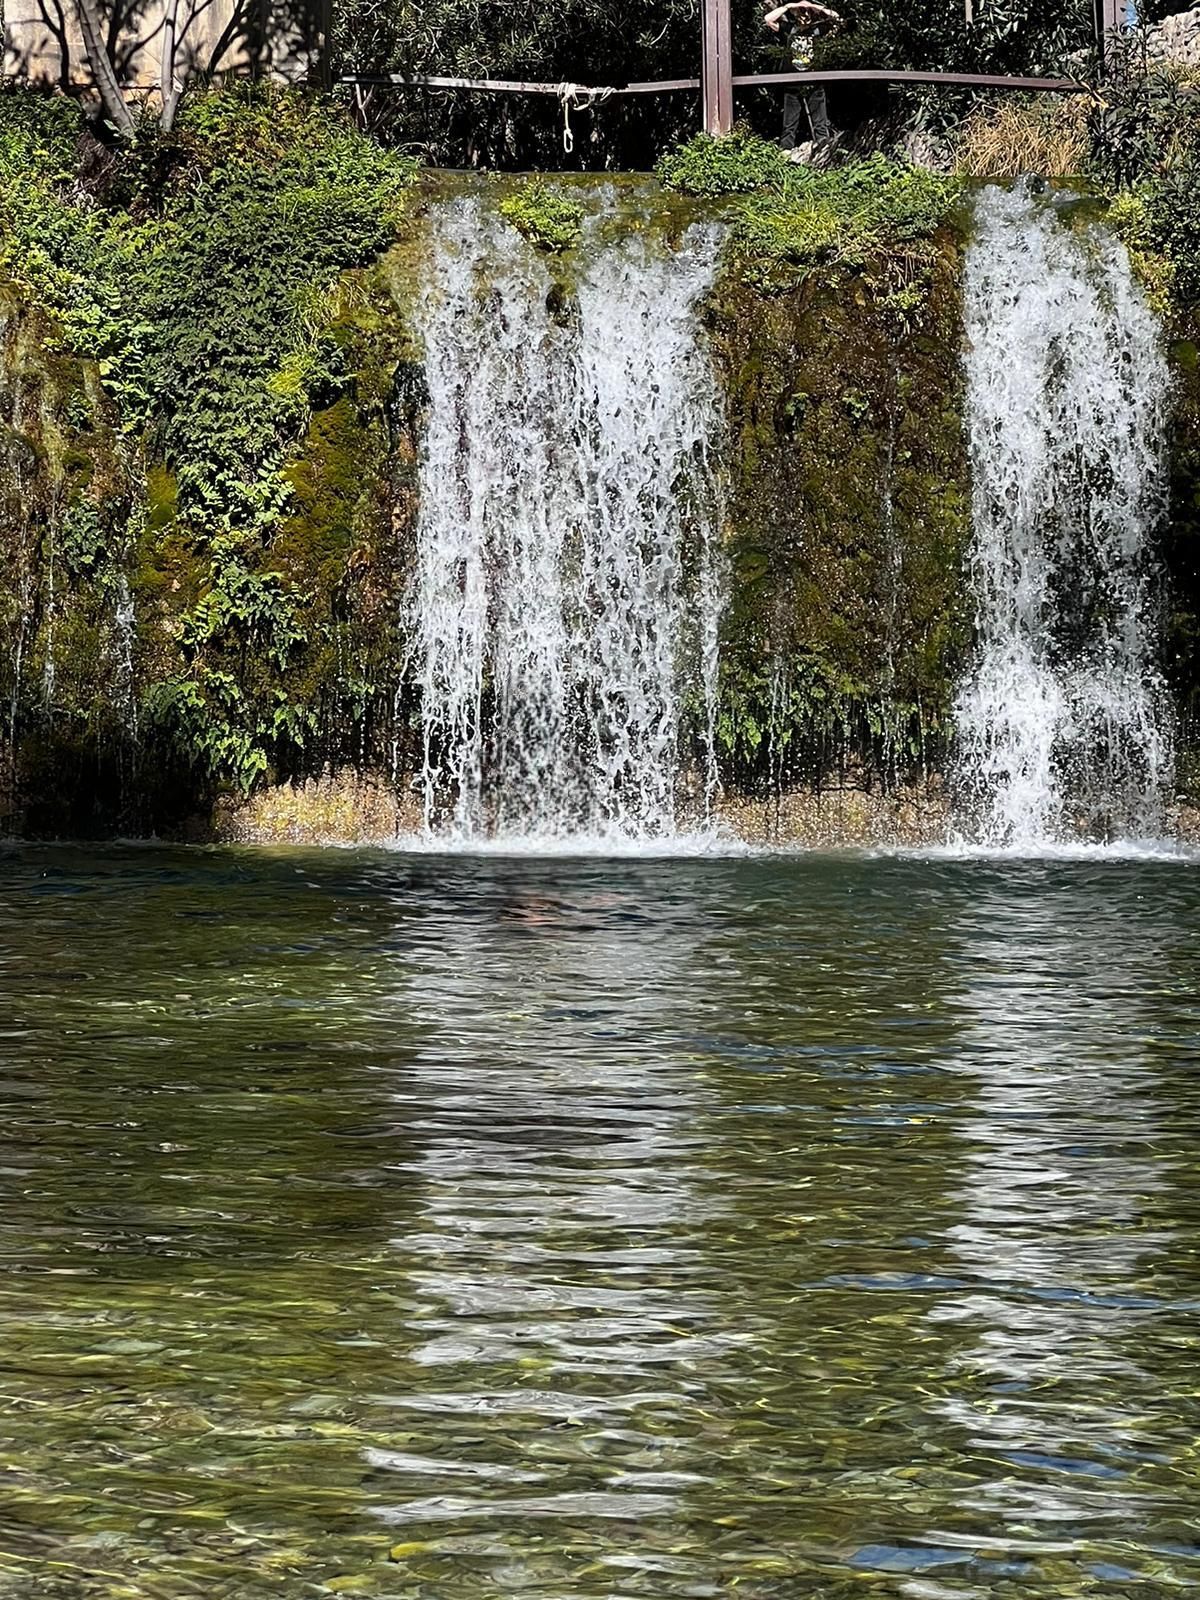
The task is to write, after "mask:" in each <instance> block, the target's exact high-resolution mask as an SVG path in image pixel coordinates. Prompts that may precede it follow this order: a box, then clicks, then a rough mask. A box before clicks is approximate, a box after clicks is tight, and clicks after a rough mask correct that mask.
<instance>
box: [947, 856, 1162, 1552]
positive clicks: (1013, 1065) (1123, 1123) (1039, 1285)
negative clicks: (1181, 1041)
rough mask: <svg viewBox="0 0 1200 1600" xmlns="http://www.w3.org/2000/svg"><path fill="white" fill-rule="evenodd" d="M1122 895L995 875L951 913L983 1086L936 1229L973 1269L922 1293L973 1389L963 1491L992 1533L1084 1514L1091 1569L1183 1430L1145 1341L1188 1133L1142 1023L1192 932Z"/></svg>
mask: <svg viewBox="0 0 1200 1600" xmlns="http://www.w3.org/2000/svg"><path fill="white" fill-rule="evenodd" d="M1130 910H1131V908H1130V906H1129V905H1128V904H1127V903H1126V900H1125V898H1124V896H1115V897H1113V898H1112V899H1109V898H1108V897H1107V896H1105V897H1103V898H1101V897H1098V896H1096V895H1095V893H1094V892H1090V893H1089V892H1081V891H1080V887H1079V886H1078V885H1077V884H1075V883H1073V882H1071V881H1070V880H1069V879H1068V880H1067V881H1065V882H1050V883H1043V884H1039V885H1037V887H1036V888H1035V889H1033V890H1030V889H1028V888H1026V889H1025V890H1023V891H1022V892H1018V893H1016V894H1014V893H1012V892H1008V893H1004V894H997V893H995V892H993V893H990V894H988V895H986V896H984V897H982V898H981V900H980V901H979V902H977V903H976V904H974V905H973V906H972V907H971V909H970V911H969V913H968V914H967V915H966V916H965V917H964V919H963V921H964V940H963V947H962V952H961V959H962V964H963V966H964V969H965V971H966V972H967V973H968V974H971V975H972V979H971V981H970V982H969V983H968V984H967V985H966V987H965V988H964V990H963V993H962V996H961V999H960V1001H959V1017H960V1036H959V1041H958V1046H957V1052H956V1054H957V1058H958V1070H960V1071H961V1072H962V1074H963V1075H964V1077H966V1078H968V1079H971V1080H974V1083H975V1086H976V1088H975V1093H974V1094H973V1097H972V1103H971V1105H970V1106H969V1107H964V1112H965V1115H964V1117H963V1119H962V1121H961V1123H960V1133H961V1136H962V1138H963V1140H964V1144H965V1155H964V1161H963V1168H962V1182H961V1186H960V1188H959V1191H958V1193H959V1197H960V1198H961V1201H962V1205H963V1217H962V1220H961V1221H959V1222H957V1223H956V1224H955V1225H954V1226H953V1227H952V1228H951V1229H950V1230H949V1238H950V1240H951V1241H952V1248H953V1252H954V1254H955V1256H956V1257H957V1258H958V1260H959V1262H960V1263H961V1266H962V1271H963V1276H964V1278H965V1279H966V1285H964V1292H962V1293H961V1294H959V1295H957V1296H955V1297H954V1298H953V1299H952V1300H949V1301H948V1302H947V1303H945V1304H943V1305H940V1306H938V1307H936V1308H935V1309H934V1310H933V1312H932V1313H931V1320H933V1321H935V1322H941V1323H955V1324H959V1325H961V1327H962V1329H963V1332H964V1333H965V1334H968V1335H969V1336H970V1342H969V1344H968V1345H967V1346H966V1347H965V1348H964V1350H963V1351H962V1353H961V1354H960V1355H959V1356H958V1357H957V1359H956V1360H955V1362H954V1363H953V1364H952V1368H951V1370H952V1371H954V1372H959V1373H962V1374H964V1375H966V1374H969V1375H970V1376H971V1378H972V1379H973V1380H974V1382H973V1392H970V1391H969V1390H967V1389H966V1387H965V1386H964V1391H963V1392H957V1393H952V1394H950V1395H949V1396H948V1397H947V1398H946V1400H945V1401H944V1403H943V1406H942V1410H943V1411H944V1413H945V1415H946V1416H947V1417H949V1418H950V1419H951V1420H953V1421H954V1422H956V1423H958V1424H959V1426H960V1427H961V1428H962V1429H963V1433H964V1439H965V1441H966V1447H967V1448H969V1449H970V1450H972V1451H976V1452H979V1453H980V1459H981V1460H982V1461H984V1462H987V1463H989V1464H990V1467H991V1470H990V1471H989V1472H988V1473H987V1475H986V1476H981V1477H980V1479H979V1481H978V1483H977V1484H976V1485H975V1486H973V1488H972V1491H971V1493H970V1495H969V1497H968V1498H969V1503H970V1504H971V1505H972V1507H974V1508H975V1509H977V1510H978V1511H980V1512H982V1513H984V1516H983V1518H982V1520H980V1522H979V1524H978V1526H979V1528H980V1530H981V1532H982V1534H983V1538H984V1542H986V1543H988V1544H1000V1543H1002V1544H1003V1545H1004V1546H1005V1548H1007V1549H1009V1550H1015V1549H1020V1550H1023V1551H1027V1552H1036V1551H1037V1550H1038V1549H1039V1548H1040V1547H1042V1546H1043V1545H1044V1544H1045V1543H1046V1542H1047V1541H1050V1540H1054V1539H1062V1540H1063V1541H1064V1542H1065V1544H1064V1549H1065V1550H1066V1551H1070V1550H1071V1549H1072V1546H1073V1542H1074V1541H1075V1540H1076V1539H1077V1537H1078V1536H1079V1534H1080V1533H1083V1534H1085V1535H1086V1537H1087V1539H1088V1540H1090V1541H1092V1542H1093V1544H1095V1542H1096V1541H1104V1542H1105V1543H1106V1545H1107V1546H1109V1548H1107V1549H1106V1551H1105V1552H1104V1554H1105V1555H1106V1556H1107V1558H1108V1559H1107V1560H1105V1561H1101V1560H1098V1559H1097V1550H1096V1549H1094V1548H1093V1549H1092V1551H1091V1552H1090V1554H1091V1559H1090V1560H1088V1561H1087V1562H1086V1564H1085V1571H1090V1572H1091V1573H1093V1574H1095V1573H1096V1572H1097V1571H1098V1570H1100V1569H1101V1568H1107V1569H1112V1570H1113V1571H1115V1570H1117V1569H1118V1568H1120V1569H1122V1570H1124V1569H1125V1567H1126V1566H1127V1565H1128V1557H1129V1542H1130V1541H1136V1540H1137V1539H1138V1537H1139V1534H1140V1535H1141V1536H1142V1537H1143V1538H1145V1537H1147V1535H1149V1534H1150V1533H1151V1531H1152V1527H1153V1523H1154V1519H1155V1515H1156V1512H1157V1511H1159V1510H1160V1509H1161V1510H1165V1511H1166V1512H1167V1514H1168V1516H1169V1514H1170V1509H1171V1496H1170V1495H1168V1496H1167V1497H1165V1499H1164V1497H1162V1496H1161V1495H1160V1494H1159V1492H1158V1491H1157V1490H1156V1488H1155V1487H1154V1486H1153V1479H1154V1474H1153V1473H1151V1472H1145V1471H1143V1472H1142V1473H1141V1474H1140V1475H1139V1469H1145V1468H1147V1467H1152V1466H1153V1465H1154V1464H1156V1463H1157V1464H1161V1463H1163V1462H1166V1461H1168V1460H1169V1459H1170V1457H1171V1454H1172V1447H1173V1446H1175V1447H1183V1448H1185V1449H1186V1448H1187V1447H1188V1445H1189V1443H1190V1434H1189V1431H1188V1429H1187V1428H1186V1427H1180V1426H1179V1414H1178V1412H1176V1411H1175V1409H1174V1407H1173V1406H1172V1405H1171V1403H1170V1400H1169V1391H1168V1393H1166V1394H1165V1393H1164V1392H1163V1387H1162V1374H1163V1366H1162V1364H1161V1363H1160V1361H1158V1360H1153V1359H1150V1357H1151V1354H1152V1352H1153V1351H1154V1349H1155V1346H1156V1343H1157V1339H1158V1331H1159V1329H1161V1328H1162V1327H1163V1326H1164V1321H1165V1318H1164V1313H1165V1312H1168V1311H1169V1310H1170V1307H1169V1304H1168V1302H1167V1301H1165V1300H1164V1297H1163V1293H1162V1285H1161V1284H1160V1282H1159V1275H1160V1274H1162V1275H1164V1276H1165V1275H1166V1274H1167V1273H1168V1272H1169V1270H1170V1262H1171V1260H1172V1257H1173V1256H1174V1254H1175V1253H1176V1252H1177V1250H1178V1249H1179V1241H1178V1239H1177V1237H1176V1231H1175V1227H1174V1226H1173V1223H1174V1220H1175V1217H1174V1213H1173V1211H1172V1208H1171V1200H1170V1195H1169V1192H1168V1191H1169V1186H1170V1184H1171V1182H1172V1180H1173V1179H1176V1180H1180V1181H1182V1182H1183V1183H1184V1184H1186V1182H1187V1170H1186V1169H1187V1160H1188V1156H1189V1153H1190V1152H1189V1151H1188V1150H1187V1149H1186V1148H1185V1147H1182V1146H1173V1145H1172V1143H1171V1141H1170V1139H1169V1136H1168V1133H1167V1130H1166V1128H1165V1127H1164V1122H1163V1119H1164V1116H1165V1114H1166V1112H1167V1111H1168V1106H1167V1103H1166V1102H1165V1100H1164V1099H1163V1098H1162V1091H1161V1089H1160V1084H1159V1081H1158V1074H1157V1072H1156V1070H1155V1065H1156V1059H1157V1058H1158V1056H1159V1051H1160V1048H1161V1044H1162V1041H1161V1040H1160V1039H1158V1038H1157V1037H1156V1035H1157V1033H1158V1030H1159V1027H1160V1025H1161V1021H1162V1017H1163V1014H1164V1010H1165V1009H1166V1006H1167V1005H1169V1004H1170V1003H1171V1002H1172V1001H1173V1000H1174V1001H1179V1000H1182V1001H1183V1002H1184V1003H1186V1004H1190V1003H1191V1001H1192V995H1191V993H1190V990H1191V975H1190V971H1189V964H1188V961H1187V956H1188V951H1187V946H1188V944H1189V943H1190V940H1191V933H1190V930H1187V929H1185V928H1183V927H1181V926H1180V925H1179V924H1178V923H1177V922H1176V921H1175V920H1174V919H1173V918H1169V917H1156V916H1150V917H1146V916H1143V917H1139V918H1136V919H1135V920H1133V921H1132V922H1131V918H1130ZM1180 958H1182V960H1183V963H1184V970H1185V971H1189V976H1188V979H1187V981H1186V982H1185V983H1172V981H1171V979H1170V976H1169V974H1170V972H1171V967H1172V963H1173V962H1175V961H1176V960H1177V959H1180ZM1185 1326H1186V1325H1185ZM1172 1337H1173V1336H1172ZM1185 1337H1186V1332H1185ZM1169 1365H1170V1363H1169V1362H1168V1363H1167V1366H1168V1368H1169ZM1183 1400H1184V1397H1183V1396H1180V1401H1181V1403H1182V1402H1183ZM1117 1483H1120V1484H1121V1485H1122V1492H1121V1493H1119V1494H1117V1493H1114V1492H1113V1486H1114V1484H1117ZM1158 1553H1159V1554H1160V1555H1163V1556H1169V1555H1170V1554H1171V1551H1170V1550H1169V1548H1168V1547H1161V1548H1160V1549H1159V1552H1158ZM1133 1565H1134V1567H1135V1568H1136V1569H1137V1571H1138V1572H1139V1575H1142V1576H1149V1575H1150V1570H1151V1569H1152V1567H1153V1563H1152V1562H1151V1563H1149V1564H1147V1563H1146V1562H1143V1561H1141V1560H1135V1561H1134V1563H1133ZM1180 1576H1182V1575H1180Z"/></svg>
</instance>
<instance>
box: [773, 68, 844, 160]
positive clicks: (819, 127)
mask: <svg viewBox="0 0 1200 1600" xmlns="http://www.w3.org/2000/svg"><path fill="white" fill-rule="evenodd" d="M801 114H803V122H804V124H805V126H802V125H801V121H802V115H801ZM831 132H832V130H831V128H830V125H829V103H828V101H827V100H826V98H825V85H824V84H823V83H817V84H814V85H813V87H812V88H811V89H805V90H803V91H802V92H801V93H800V94H789V95H785V96H784V97H783V138H782V139H781V141H780V143H781V144H782V145H783V148H784V149H785V150H794V149H795V148H796V146H797V145H798V144H802V143H804V141H805V140H806V139H811V140H812V141H813V143H814V144H824V143H825V142H826V140H828V138H829V137H830V134H831Z"/></svg>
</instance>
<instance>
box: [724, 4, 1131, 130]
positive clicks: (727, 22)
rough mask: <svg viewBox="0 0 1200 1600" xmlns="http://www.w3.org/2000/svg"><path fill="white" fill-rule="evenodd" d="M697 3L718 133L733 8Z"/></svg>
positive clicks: (729, 108) (728, 100)
mask: <svg viewBox="0 0 1200 1600" xmlns="http://www.w3.org/2000/svg"><path fill="white" fill-rule="evenodd" d="M1106 3H1107V0H1106ZM700 5H701V12H702V16H703V26H702V29H701V41H700V47H701V51H702V60H701V70H700V98H701V100H702V101H703V102H704V131H705V132H706V133H713V134H717V135H718V136H720V135H722V134H726V133H729V132H730V131H731V130H732V128H733V17H732V9H731V4H730V0H700Z"/></svg>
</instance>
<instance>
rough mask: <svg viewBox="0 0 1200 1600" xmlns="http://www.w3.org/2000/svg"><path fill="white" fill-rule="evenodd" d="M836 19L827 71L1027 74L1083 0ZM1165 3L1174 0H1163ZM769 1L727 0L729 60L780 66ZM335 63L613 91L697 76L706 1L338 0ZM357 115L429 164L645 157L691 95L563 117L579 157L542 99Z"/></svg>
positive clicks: (640, 160)
mask: <svg viewBox="0 0 1200 1600" xmlns="http://www.w3.org/2000/svg"><path fill="white" fill-rule="evenodd" d="M832 3H833V4H835V5H836V6H837V9H838V10H839V11H840V12H841V13H842V15H843V16H844V18H845V21H846V27H845V28H844V30H843V31H842V32H841V33H840V34H839V35H838V36H836V37H834V38H830V39H827V40H825V41H824V42H823V43H822V45H821V61H820V63H819V64H823V65H826V66H829V67H846V68H852V67H856V66H861V67H917V68H926V69H930V70H943V71H966V72H970V71H975V72H984V71H987V72H1020V73H1036V72H1049V71H1056V70H1059V69H1061V67H1062V66H1063V64H1064V62H1065V61H1069V60H1070V58H1072V56H1075V57H1078V56H1079V55H1080V53H1081V52H1082V53H1084V54H1086V52H1087V51H1088V49H1089V47H1090V45H1091V41H1092V37H1093V6H1092V0H972V5H971V8H970V9H971V12H972V18H971V21H970V22H969V23H968V21H967V16H966V12H967V6H966V0H905V3H904V4H903V5H898V4H896V3H895V0H842V3H840V4H839V3H838V0H832ZM1163 3H1168V0H1163ZM767 9H768V4H767V0H733V11H734V40H735V53H736V65H737V68H738V70H740V71H744V72H770V71H773V70H780V69H782V68H784V67H785V66H786V65H787V62H786V56H785V53H784V52H783V51H781V48H780V44H779V40H778V38H777V36H773V35H772V34H770V33H768V32H767V30H765V29H764V28H763V26H762V17H763V13H764V12H765V11H766V10H767ZM334 35H335V40H336V50H337V66H338V69H339V70H340V71H342V72H351V73H355V72H356V73H364V74H386V73H399V74H409V75H427V74H435V75H439V76H453V77H471V78H479V77H491V78H509V79H522V80H537V81H544V82H551V83H560V82H573V83H581V84H590V85H607V86H618V85H620V84H623V83H626V82H631V81H635V80H645V79H656V78H677V77H686V76H694V75H695V74H696V73H697V72H698V70H699V55H700V0H623V3H622V4H620V5H616V4H614V3H613V0H558V3H557V4H550V3H547V0H339V3H338V5H337V7H336V13H335V29H334ZM355 95H356V99H357V103H358V106H359V110H360V112H361V114H362V115H363V118H364V120H365V121H366V122H367V123H368V124H369V125H370V126H372V127H373V128H374V129H375V130H376V131H377V132H379V133H380V134H381V135H383V136H385V137H388V138H391V139H394V140H396V141H398V142H400V143H403V144H407V145H409V146H410V147H412V148H413V149H414V151H415V152H416V153H417V154H420V155H422V156H423V157H425V158H426V159H428V160H431V161H435V162H442V163H449V164H454V165H459V164H468V165H482V166H522V165H525V166H533V165H538V166H553V165H575V166H579V165H582V166H589V167H596V166H615V167H628V166H633V167H638V166H649V165H651V164H652V163H653V161H654V159H655V157H656V156H657V155H658V154H659V153H660V152H661V150H662V149H663V148H664V146H665V145H666V144H668V143H669V142H671V141H673V140H675V139H678V138H680V137H684V136H686V135H687V134H689V133H691V132H693V131H695V128H696V124H697V118H698V115H699V106H698V101H697V97H696V96H695V94H691V93H687V92H686V91H685V92H676V93H673V94H668V95H662V96H647V97H641V96H638V97H629V98H626V99H621V98H617V99H613V100H610V101H607V102H606V103H604V104H602V105H600V106H598V107H597V108H595V110H594V111H592V112H590V113H584V114H582V115H576V116H574V117H573V119H572V120H573V123H574V125H575V133H576V150H575V153H574V155H573V156H572V157H571V158H569V159H568V158H567V157H566V155H565V154H564V152H563V149H562V142H561V135H562V125H563V119H562V111H561V108H560V106H559V103H558V102H557V101H556V100H554V99H552V98H537V99H534V98H525V97H515V96H501V95H498V94H487V93H483V92H478V91H446V90H422V89H418V88H411V89H404V90H395V89H389V88H382V87H374V88H372V87H364V88H361V89H358V90H356V91H355ZM839 98H840V99H841V100H842V101H843V102H844V105H843V107H842V109H843V111H844V114H845V115H846V117H847V118H855V117H857V116H858V115H860V114H861V115H866V114H869V113H870V114H877V113H878V111H879V108H880V107H881V106H885V107H890V108H891V110H892V111H893V113H894V112H895V111H896V110H897V108H899V109H900V110H901V112H903V111H904V109H905V108H908V109H909V110H910V111H911V110H913V109H914V108H916V109H917V110H919V107H920V101H919V100H918V99H914V97H911V96H910V97H908V98H907V99H906V100H904V101H900V100H898V98H897V97H896V96H892V97H890V99H889V97H888V96H887V94H886V92H884V91H879V90H876V91H872V92H871V93H869V94H863V95H860V96H858V97H855V96H853V95H848V94H845V93H843V94H841V95H840V97H839ZM778 101H779V94H778V91H764V92H762V93H760V94H758V95H747V96H742V97H741V99H740V102H739V110H740V112H741V114H742V115H744V116H746V117H748V118H749V119H750V120H752V121H755V122H757V123H759V124H760V125H761V126H762V127H763V129H764V131H772V128H773V122H774V119H777V117H778V109H779V107H778Z"/></svg>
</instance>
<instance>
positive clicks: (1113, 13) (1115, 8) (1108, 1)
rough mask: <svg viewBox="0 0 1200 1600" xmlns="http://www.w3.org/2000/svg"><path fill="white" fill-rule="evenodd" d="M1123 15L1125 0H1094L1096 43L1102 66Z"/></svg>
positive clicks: (1118, 34) (1118, 30) (1118, 31)
mask: <svg viewBox="0 0 1200 1600" xmlns="http://www.w3.org/2000/svg"><path fill="white" fill-rule="evenodd" d="M1124 17H1125V0H1096V43H1097V45H1098V46H1099V48H1100V64H1101V66H1103V65H1104V64H1105V63H1106V62H1107V60H1108V59H1109V56H1110V54H1111V52H1112V46H1113V42H1114V40H1116V39H1117V38H1118V37H1119V36H1120V33H1121V24H1122V22H1123V21H1124Z"/></svg>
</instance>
